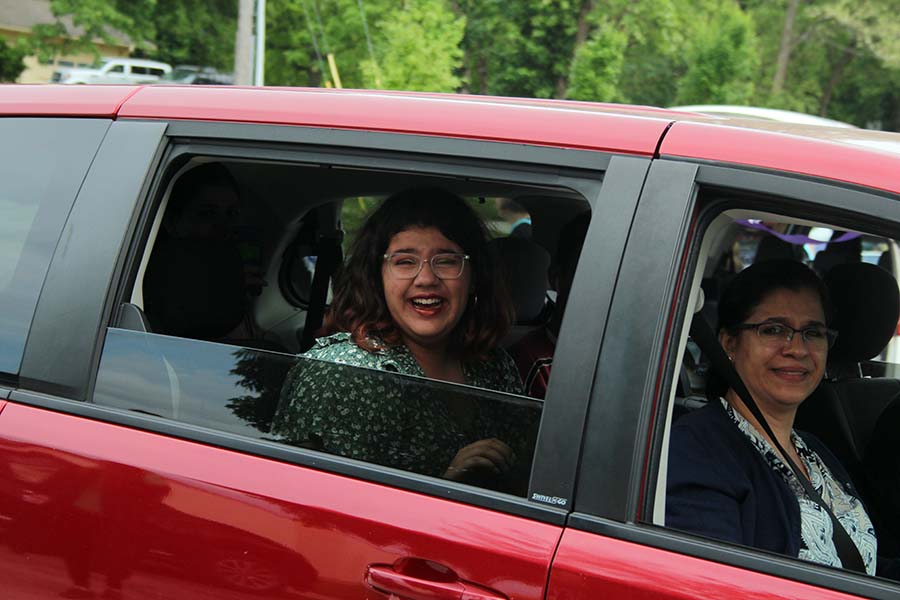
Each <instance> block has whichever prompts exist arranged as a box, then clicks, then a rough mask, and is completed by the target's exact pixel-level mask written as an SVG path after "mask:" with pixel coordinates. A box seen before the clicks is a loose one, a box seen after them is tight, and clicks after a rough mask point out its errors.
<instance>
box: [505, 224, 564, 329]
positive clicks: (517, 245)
mask: <svg viewBox="0 0 900 600" xmlns="http://www.w3.org/2000/svg"><path fill="white" fill-rule="evenodd" d="M490 245H491V246H492V247H493V249H494V251H495V252H496V253H497V257H498V259H499V261H500V266H501V268H503V270H504V271H505V273H506V276H507V280H508V282H509V291H510V294H511V296H512V299H513V305H514V306H515V310H516V321H517V322H519V323H527V322H530V321H534V320H535V319H536V318H537V317H538V316H539V315H540V314H541V311H542V310H543V309H544V303H545V300H546V296H547V287H548V286H549V283H548V281H547V269H548V268H549V267H550V253H549V252H547V251H546V250H545V249H544V248H543V247H542V246H540V245H538V244H537V243H535V242H532V241H531V240H528V239H525V238H521V237H505V238H497V239H494V240H491V242H490Z"/></svg>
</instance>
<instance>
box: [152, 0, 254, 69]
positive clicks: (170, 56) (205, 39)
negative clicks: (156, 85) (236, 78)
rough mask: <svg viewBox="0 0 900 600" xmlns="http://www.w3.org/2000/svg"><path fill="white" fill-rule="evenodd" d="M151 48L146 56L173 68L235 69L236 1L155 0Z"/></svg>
mask: <svg viewBox="0 0 900 600" xmlns="http://www.w3.org/2000/svg"><path fill="white" fill-rule="evenodd" d="M155 1H156V8H155V10H154V11H153V12H152V13H151V14H150V15H147V16H148V17H149V18H150V19H152V22H153V30H154V35H153V37H152V39H151V42H152V43H153V46H154V48H153V49H152V50H151V49H149V48H148V49H146V52H147V53H148V55H151V56H152V57H153V58H155V59H157V60H161V61H163V62H167V63H169V64H172V65H179V64H182V65H183V64H193V65H202V66H210V67H215V68H217V69H221V70H224V71H231V70H232V69H233V68H234V42H235V29H236V27H237V3H236V1H235V0H155Z"/></svg>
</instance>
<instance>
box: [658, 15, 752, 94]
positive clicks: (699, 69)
mask: <svg viewBox="0 0 900 600" xmlns="http://www.w3.org/2000/svg"><path fill="white" fill-rule="evenodd" d="M721 6H722V9H723V10H722V12H721V13H720V14H719V17H718V19H717V21H718V22H717V23H715V26H713V24H712V23H710V24H709V26H708V27H706V28H705V29H704V30H701V31H699V32H696V37H695V38H694V40H693V41H692V43H691V45H690V47H689V49H688V54H687V58H688V61H687V62H688V67H687V71H686V72H685V74H684V77H682V79H681V80H680V81H679V83H678V95H677V96H676V99H675V101H676V102H677V103H678V104H747V103H749V102H750V101H751V100H752V98H753V92H754V86H753V79H754V74H755V72H756V69H757V65H758V56H757V50H756V36H755V33H754V29H753V23H752V19H751V18H750V16H749V15H747V14H746V13H744V12H743V11H742V10H741V9H740V7H738V6H737V5H735V4H732V3H728V2H722V3H721Z"/></svg>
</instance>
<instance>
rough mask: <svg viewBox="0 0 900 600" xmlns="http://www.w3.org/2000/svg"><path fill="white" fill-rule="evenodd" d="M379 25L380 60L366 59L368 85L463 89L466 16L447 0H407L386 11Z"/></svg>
mask: <svg viewBox="0 0 900 600" xmlns="http://www.w3.org/2000/svg"><path fill="white" fill-rule="evenodd" d="M375 29H376V30H377V31H378V36H377V39H376V43H375V47H376V52H375V54H376V56H377V57H378V58H377V60H378V62H377V63H375V62H373V61H372V60H371V59H368V60H366V61H364V62H363V72H364V74H365V79H364V81H365V83H366V85H367V86H368V87H381V86H383V87H385V88H387V89H401V90H416V91H429V92H453V91H456V90H458V89H459V87H460V84H461V83H462V79H461V78H460V77H459V75H458V74H457V73H458V71H459V70H460V69H461V67H462V61H463V50H462V48H461V47H460V43H461V42H462V39H463V33H464V31H465V18H464V17H461V16H456V15H454V14H453V12H452V10H450V8H449V6H448V5H447V3H446V2H445V0H405V1H404V3H403V6H402V8H400V9H399V10H396V11H394V12H392V13H390V14H389V15H387V16H386V17H385V18H384V19H383V20H382V21H380V22H379V23H377V24H376V26H375ZM379 83H380V84H381V85H380V86H379V85H378V84H379Z"/></svg>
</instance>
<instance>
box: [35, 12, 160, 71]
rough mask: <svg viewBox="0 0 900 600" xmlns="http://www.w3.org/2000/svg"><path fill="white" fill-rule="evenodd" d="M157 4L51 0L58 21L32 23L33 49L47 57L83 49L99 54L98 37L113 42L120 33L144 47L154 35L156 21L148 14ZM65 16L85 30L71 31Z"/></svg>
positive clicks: (138, 45)
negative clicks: (76, 33) (96, 41)
mask: <svg viewBox="0 0 900 600" xmlns="http://www.w3.org/2000/svg"><path fill="white" fill-rule="evenodd" d="M155 8H156V0H51V2H50V10H51V12H52V13H53V16H54V17H55V21H54V22H53V23H42V24H38V25H35V26H34V27H32V36H31V38H30V39H29V43H30V49H31V51H32V52H35V53H37V54H38V56H40V57H41V58H45V59H46V58H52V57H53V55H55V54H58V53H66V52H72V51H79V50H86V51H89V52H93V53H94V54H95V55H97V56H98V57H99V52H98V50H97V46H96V44H95V40H98V39H99V40H103V41H104V42H107V43H110V44H112V43H115V42H117V41H119V40H118V39H117V38H118V34H125V35H126V36H128V37H129V38H130V39H131V41H133V42H134V43H135V45H136V46H137V47H138V48H143V47H145V46H146V44H147V42H148V41H149V40H151V39H152V38H153V37H154V33H155V32H154V24H153V21H152V19H150V18H148V16H149V15H152V14H154V10H155ZM65 16H69V17H71V18H72V23H73V25H74V26H75V27H78V28H80V29H81V30H82V33H81V35H78V36H76V35H75V32H74V31H69V29H68V27H66V24H65V22H64V21H63V17H65ZM60 40H62V41H60Z"/></svg>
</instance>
